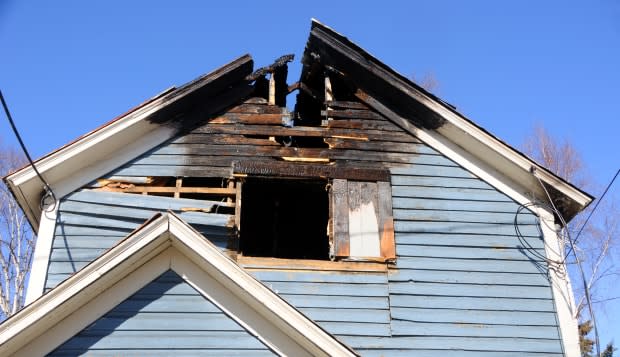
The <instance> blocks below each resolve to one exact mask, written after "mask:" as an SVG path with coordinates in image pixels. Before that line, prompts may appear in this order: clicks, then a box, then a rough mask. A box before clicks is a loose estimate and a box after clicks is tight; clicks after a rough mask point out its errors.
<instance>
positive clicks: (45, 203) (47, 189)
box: [0, 90, 58, 211]
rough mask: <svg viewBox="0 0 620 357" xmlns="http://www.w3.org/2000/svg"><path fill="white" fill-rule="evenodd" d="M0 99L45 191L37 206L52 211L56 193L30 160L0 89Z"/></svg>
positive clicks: (29, 160) (30, 160)
mask: <svg viewBox="0 0 620 357" xmlns="http://www.w3.org/2000/svg"><path fill="white" fill-rule="evenodd" d="M0 101H2V107H3V108H4V113H5V114H6V117H7V119H8V120H9V124H10V125H11V129H13V133H14V134H15V137H16V138H17V141H18V142H19V145H20V146H21V148H22V151H23V152H24V155H26V159H28V162H29V163H30V166H32V169H33V170H34V172H35V173H36V174H37V176H38V177H39V179H40V180H41V182H42V183H43V187H44V189H45V193H44V194H43V196H42V197H41V201H40V202H39V208H41V211H43V210H45V209H46V206H47V210H48V211H53V210H54V209H55V208H56V204H57V202H58V201H57V200H56V195H55V194H54V191H53V190H52V187H50V185H49V184H48V183H47V181H46V180H45V178H43V176H42V175H41V173H40V172H39V170H38V169H37V167H36V166H35V164H34V162H33V161H32V158H31V157H30V154H29V153H28V150H27V149H26V145H25V144H24V141H23V140H22V137H21V135H19V132H18V131H17V127H16V126H15V122H13V117H12V116H11V112H10V111H9V106H8V105H7V104H6V101H5V100H4V95H3V94H2V90H0ZM48 199H51V201H52V202H50V203H49V204H48Z"/></svg>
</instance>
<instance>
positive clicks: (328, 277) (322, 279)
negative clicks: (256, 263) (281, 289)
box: [250, 270, 388, 284]
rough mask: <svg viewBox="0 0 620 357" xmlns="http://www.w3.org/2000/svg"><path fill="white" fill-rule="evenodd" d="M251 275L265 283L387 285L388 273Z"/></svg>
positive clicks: (259, 272) (263, 272)
mask: <svg viewBox="0 0 620 357" xmlns="http://www.w3.org/2000/svg"><path fill="white" fill-rule="evenodd" d="M250 273H251V274H252V275H253V276H254V277H256V278H257V279H259V280H261V281H264V282H275V281H290V282H315V283H343V284H387V282H388V279H387V274H386V273H358V272H338V271H324V272H320V271H307V270H306V271H304V270H297V271H296V270H252V271H250Z"/></svg>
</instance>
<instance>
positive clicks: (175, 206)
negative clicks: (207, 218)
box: [61, 190, 220, 213]
mask: <svg viewBox="0 0 620 357" xmlns="http://www.w3.org/2000/svg"><path fill="white" fill-rule="evenodd" d="M71 202H84V203H93V204H99V205H112V206H126V207H139V208H142V209H156V210H173V211H181V210H182V209H183V208H187V207H193V208H202V209H205V210H208V209H211V208H213V206H216V205H219V204H220V202H219V201H209V200H194V199H189V198H172V197H162V196H143V195H128V194H124V193H119V192H105V191H92V190H80V191H76V192H74V193H72V194H70V195H69V196H67V197H66V198H65V199H63V202H62V203H61V210H70V209H71V208H75V206H76V205H77V204H76V203H71ZM70 207H71V208H70ZM90 209H95V207H94V206H89V210H88V211H87V212H91V211H90ZM92 213H94V212H92Z"/></svg>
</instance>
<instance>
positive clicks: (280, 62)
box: [245, 54, 295, 81]
mask: <svg viewBox="0 0 620 357" xmlns="http://www.w3.org/2000/svg"><path fill="white" fill-rule="evenodd" d="M294 58H295V55H294V54H288V55H284V56H281V57H280V58H278V59H277V60H275V61H274V62H273V63H272V64H270V65H269V66H265V67H261V68H259V69H257V70H256V71H254V73H252V74H250V75H248V76H246V77H245V79H246V80H248V81H254V80H256V79H258V78H259V77H263V76H265V75H266V74H269V73H273V72H274V71H275V70H276V69H278V68H280V67H282V66H286V64H287V63H289V62H291V61H292V60H293V59H294Z"/></svg>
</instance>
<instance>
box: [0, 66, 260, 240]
mask: <svg viewBox="0 0 620 357" xmlns="http://www.w3.org/2000/svg"><path fill="white" fill-rule="evenodd" d="M252 69H253V60H252V57H251V56H250V55H243V56H241V57H239V58H237V59H235V60H233V61H231V62H229V63H227V64H226V65H224V66H222V67H220V68H218V69H216V70H214V71H212V72H210V73H207V74H205V75H203V76H200V77H198V78H196V79H195V80H193V81H191V82H189V83H187V84H185V85H183V86H181V87H179V88H172V89H169V90H166V91H164V92H162V93H161V94H159V95H157V96H155V97H153V98H151V99H149V100H147V101H145V102H144V103H142V104H141V105H139V106H138V107H136V108H134V109H132V110H130V111H128V112H127V113H125V114H123V115H121V116H119V117H117V118H115V119H113V120H112V121H110V122H108V123H106V124H104V125H102V126H101V127H99V128H98V129H96V130H93V131H91V132H89V133H88V134H85V135H83V136H82V137H80V138H78V139H76V140H75V141H73V142H71V143H69V144H67V145H65V146H63V147H61V148H59V149H58V150H55V151H53V152H51V153H49V154H47V155H45V156H43V157H42V158H40V159H38V160H36V161H35V165H36V166H37V169H38V170H39V172H40V173H41V174H42V175H43V177H44V178H45V179H46V180H47V181H48V183H49V185H50V186H51V187H52V189H53V190H54V193H55V195H56V197H57V198H61V197H63V196H65V195H66V194H68V193H70V192H72V191H73V190H75V189H76V188H78V187H81V186H83V185H85V184H87V183H88V182H90V181H92V180H95V179H97V178H99V177H100V176H101V175H103V174H105V173H107V172H109V171H111V170H113V169H115V168H117V167H118V166H120V165H122V164H123V163H125V162H127V161H129V160H131V159H133V158H135V157H136V156H138V155H140V154H142V153H144V152H145V151H147V150H149V149H151V148H153V147H155V146H157V145H159V144H161V143H163V142H164V141H166V140H168V139H170V138H172V137H173V136H174V135H176V134H177V133H178V132H179V131H180V130H187V128H191V125H192V124H194V123H195V121H196V119H195V116H196V113H197V111H198V110H203V112H200V113H201V114H206V115H208V114H209V113H211V114H213V113H215V112H217V111H219V110H221V109H222V108H223V107H225V106H226V105H230V104H231V103H234V102H235V101H237V100H238V99H239V98H242V97H243V96H244V95H247V94H248V91H249V89H250V88H249V87H248V88H244V87H243V84H244V83H245V80H244V79H245V77H246V76H248V75H249V74H251V73H252ZM234 84H237V86H236V87H235V86H233V85H234ZM207 106H208V108H205V107H207ZM111 158H112V159H111ZM77 172H79V173H80V175H76V173H77ZM4 180H5V182H6V184H7V186H8V187H9V189H10V190H11V192H12V193H13V195H14V196H15V199H16V200H17V202H18V203H19V204H20V206H21V207H22V209H23V210H24V213H25V214H26V217H27V218H28V221H29V222H30V224H31V225H32V227H33V228H34V229H35V230H38V227H39V218H40V216H41V207H40V206H41V204H40V200H41V197H42V196H43V184H42V183H41V181H40V179H39V178H38V177H37V175H36V173H35V171H34V170H33V168H32V167H31V166H26V167H24V168H22V169H20V170H17V171H15V172H13V173H11V174H10V175H7V176H6V177H5V178H4Z"/></svg>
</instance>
